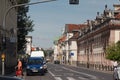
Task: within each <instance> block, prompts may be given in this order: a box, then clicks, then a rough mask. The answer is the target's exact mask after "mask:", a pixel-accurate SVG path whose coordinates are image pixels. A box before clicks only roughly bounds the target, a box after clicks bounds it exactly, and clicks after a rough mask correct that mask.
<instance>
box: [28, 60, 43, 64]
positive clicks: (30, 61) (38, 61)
mask: <svg viewBox="0 0 120 80" xmlns="http://www.w3.org/2000/svg"><path fill="white" fill-rule="evenodd" d="M42 62H43V61H42V60H40V59H31V60H29V61H28V64H42Z"/></svg>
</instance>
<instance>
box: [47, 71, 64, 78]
mask: <svg viewBox="0 0 120 80" xmlns="http://www.w3.org/2000/svg"><path fill="white" fill-rule="evenodd" d="M48 72H49V73H50V74H51V75H52V76H53V77H55V76H62V75H55V74H53V73H52V72H51V71H49V70H48Z"/></svg>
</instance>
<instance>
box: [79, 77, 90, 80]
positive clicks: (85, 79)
mask: <svg viewBox="0 0 120 80" xmlns="http://www.w3.org/2000/svg"><path fill="white" fill-rule="evenodd" d="M78 78H79V79H80V80H89V79H87V78H83V77H78Z"/></svg>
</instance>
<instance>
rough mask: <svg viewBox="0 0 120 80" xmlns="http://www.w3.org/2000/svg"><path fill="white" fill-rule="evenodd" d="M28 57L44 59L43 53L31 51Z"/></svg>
mask: <svg viewBox="0 0 120 80" xmlns="http://www.w3.org/2000/svg"><path fill="white" fill-rule="evenodd" d="M30 57H45V55H44V52H43V51H32V52H31V54H30Z"/></svg>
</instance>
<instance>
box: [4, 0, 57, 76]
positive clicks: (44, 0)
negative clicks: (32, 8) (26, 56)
mask: <svg viewBox="0 0 120 80" xmlns="http://www.w3.org/2000/svg"><path fill="white" fill-rule="evenodd" d="M51 1H56V0H43V1H38V2H33V3H23V4H16V5H13V6H11V7H9V8H8V9H7V10H6V12H5V14H4V15H3V23H2V28H3V32H4V31H5V34H3V32H2V34H3V39H5V37H6V32H7V30H6V16H7V14H8V13H9V11H10V10H11V9H13V8H16V7H20V6H28V5H34V4H39V3H46V2H51ZM5 43H6V41H5ZM2 44H3V42H2ZM5 46H6V45H5ZM3 50H4V49H3ZM4 73H5V71H4V61H3V64H2V75H4Z"/></svg>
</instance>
